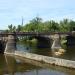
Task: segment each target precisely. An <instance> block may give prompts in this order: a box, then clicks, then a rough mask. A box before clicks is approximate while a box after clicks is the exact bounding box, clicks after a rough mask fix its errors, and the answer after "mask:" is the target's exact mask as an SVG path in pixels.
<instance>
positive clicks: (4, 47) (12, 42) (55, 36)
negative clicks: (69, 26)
mask: <svg viewBox="0 0 75 75" xmlns="http://www.w3.org/2000/svg"><path fill="white" fill-rule="evenodd" d="M74 34H75V32H66V33H61V32H59V33H58V32H57V33H50V32H47V33H38V32H16V33H15V32H12V33H0V52H2V53H3V52H4V53H11V54H12V53H14V51H15V50H16V38H17V37H19V36H22V37H23V36H36V37H44V38H45V39H47V38H48V39H52V40H53V43H52V45H51V48H52V49H60V48H61V44H60V38H61V37H64V36H68V35H70V36H72V35H73V36H74ZM48 41H49V40H48ZM70 41H71V40H70Z"/></svg>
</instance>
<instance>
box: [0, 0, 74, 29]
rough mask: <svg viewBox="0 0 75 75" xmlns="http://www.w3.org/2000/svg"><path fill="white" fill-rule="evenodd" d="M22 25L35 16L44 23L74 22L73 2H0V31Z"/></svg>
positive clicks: (70, 0)
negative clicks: (63, 20)
mask: <svg viewBox="0 0 75 75" xmlns="http://www.w3.org/2000/svg"><path fill="white" fill-rule="evenodd" d="M22 16H23V18H24V24H25V23H28V22H29V21H30V20H31V19H33V18H34V17H36V16H39V17H41V18H42V19H43V20H44V21H46V20H55V21H59V20H62V19H63V18H69V19H73V20H75V0H0V29H6V28H7V27H8V25H10V24H13V25H16V26H17V25H18V24H21V19H22Z"/></svg>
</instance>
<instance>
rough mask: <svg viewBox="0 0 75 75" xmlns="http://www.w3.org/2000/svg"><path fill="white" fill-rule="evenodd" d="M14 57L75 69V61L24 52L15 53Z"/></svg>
mask: <svg viewBox="0 0 75 75" xmlns="http://www.w3.org/2000/svg"><path fill="white" fill-rule="evenodd" d="M6 54H10V53H6ZM10 55H11V54H10ZM12 55H15V56H20V57H24V58H28V59H31V60H36V61H40V62H44V63H48V64H52V65H58V66H63V67H67V68H74V69H75V61H71V60H66V59H60V58H54V57H49V56H43V55H38V54H33V53H27V52H22V51H15V53H13V54H12Z"/></svg>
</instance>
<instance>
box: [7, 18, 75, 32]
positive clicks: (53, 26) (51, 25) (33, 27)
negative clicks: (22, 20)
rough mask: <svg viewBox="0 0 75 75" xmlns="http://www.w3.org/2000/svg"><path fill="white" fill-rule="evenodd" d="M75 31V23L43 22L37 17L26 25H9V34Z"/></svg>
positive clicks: (66, 20)
mask: <svg viewBox="0 0 75 75" xmlns="http://www.w3.org/2000/svg"><path fill="white" fill-rule="evenodd" d="M73 30H75V21H73V20H69V19H63V20H62V21H59V22H56V21H54V20H49V21H43V20H42V18H39V17H35V18H34V19H32V20H31V21H29V23H27V24H24V25H18V26H15V25H12V24H11V25H8V29H7V30H6V31H8V32H14V31H16V32H70V31H73Z"/></svg>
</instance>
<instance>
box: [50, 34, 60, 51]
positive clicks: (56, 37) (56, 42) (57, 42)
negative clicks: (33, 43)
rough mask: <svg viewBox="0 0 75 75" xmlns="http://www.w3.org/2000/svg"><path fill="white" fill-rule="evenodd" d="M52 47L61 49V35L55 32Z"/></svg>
mask: <svg viewBox="0 0 75 75" xmlns="http://www.w3.org/2000/svg"><path fill="white" fill-rule="evenodd" d="M51 49H52V50H56V49H61V43H60V37H59V35H57V34H55V35H54V37H53V44H52V47H51Z"/></svg>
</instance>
